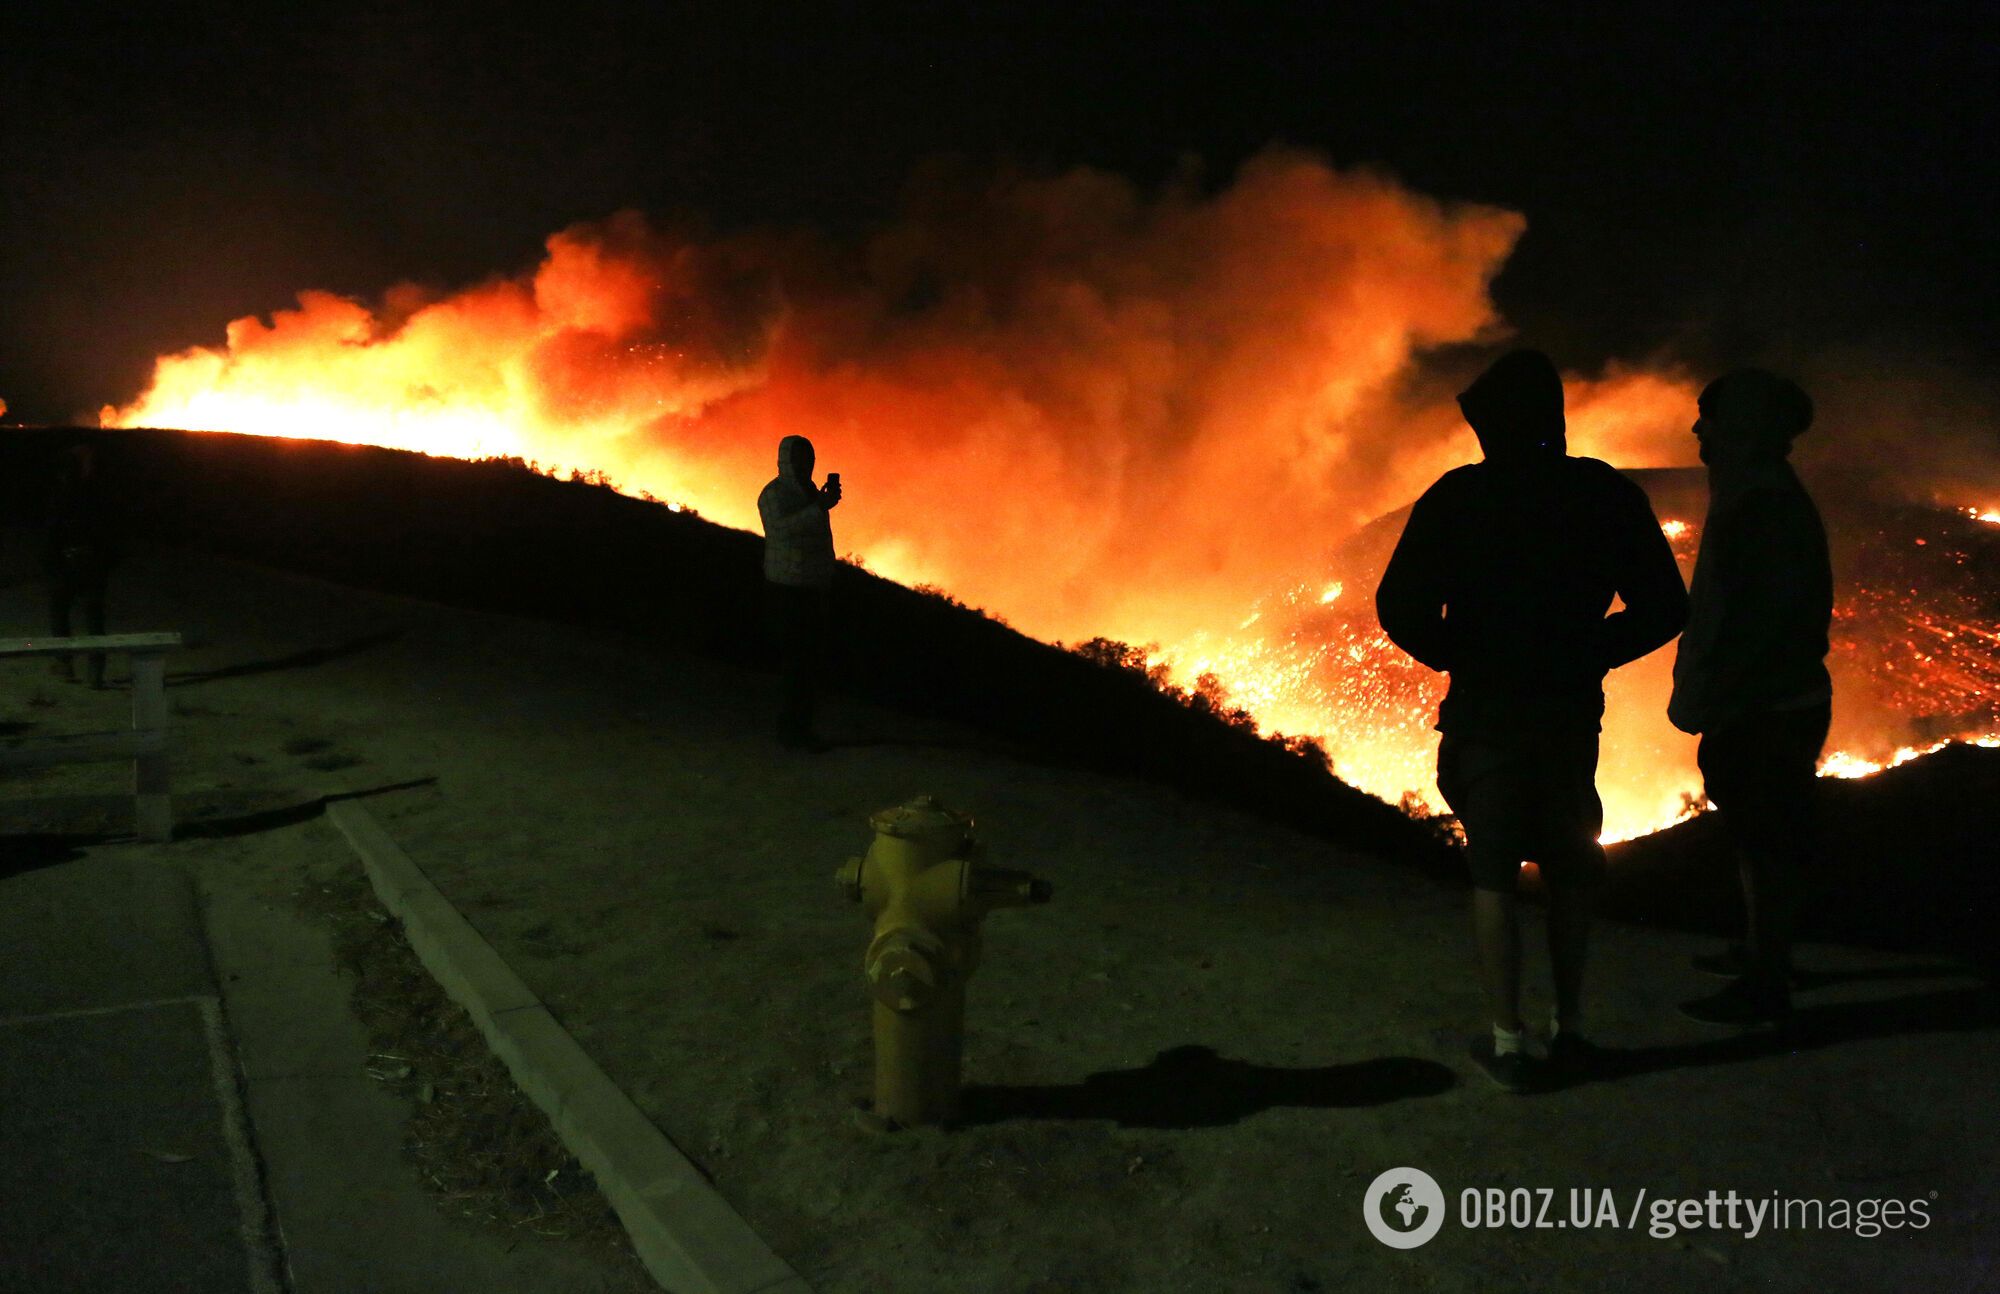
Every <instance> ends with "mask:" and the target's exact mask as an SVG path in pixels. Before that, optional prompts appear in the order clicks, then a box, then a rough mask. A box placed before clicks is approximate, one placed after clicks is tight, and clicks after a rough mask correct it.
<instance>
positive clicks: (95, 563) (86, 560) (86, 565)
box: [42, 444, 118, 688]
mask: <svg viewBox="0 0 2000 1294" xmlns="http://www.w3.org/2000/svg"><path fill="white" fill-rule="evenodd" d="M46 522H47V524H46V527H45V529H44V531H43V544H42V572H43V574H44V575H45V576H46V577H47V579H48V585H49V632H50V634H52V635H53V636H55V637H57V638H68V637H70V636H71V634H72V623H73V621H72V612H73V611H74V612H80V613H81V618H82V620H83V632H84V633H85V634H90V635H101V634H103V633H104V595H105V589H106V587H107V585H108V584H109V582H110V578H111V570H112V567H114V566H116V565H117V563H118V545H117V543H116V540H115V536H114V531H115V527H114V526H113V524H112V522H113V518H112V516H111V513H110V508H109V507H108V505H107V503H106V500H105V497H104V488H103V479H102V478H101V477H100V476H99V474H98V468H97V454H96V451H95V450H94V449H93V448H92V447H91V446H90V445H89V444H76V445H72V446H70V447H69V449H68V450H67V451H66V452H65V453H64V454H63V456H62V459H61V461H60V462H59V463H58V465H57V468H56V475H55V482H54V486H53V488H52V490H51V492H50V495H49V506H48V515H47V518H46ZM54 668H55V674H56V677H58V678H62V679H66V680H68V681H69V682H72V683H74V682H75V681H76V661H75V660H74V659H73V658H71V657H68V656H64V657H62V658H61V659H59V660H57V661H56V662H55V666H54ZM89 676H90V685H91V686H92V687H94V688H102V687H103V686H104V653H103V652H92V653H90V660H89Z"/></svg>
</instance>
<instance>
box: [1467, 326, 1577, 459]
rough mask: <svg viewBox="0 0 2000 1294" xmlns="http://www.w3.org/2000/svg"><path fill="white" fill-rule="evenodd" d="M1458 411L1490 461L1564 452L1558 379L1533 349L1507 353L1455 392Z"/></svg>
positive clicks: (1553, 368) (1560, 390)
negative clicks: (1461, 412) (1456, 393)
mask: <svg viewBox="0 0 2000 1294" xmlns="http://www.w3.org/2000/svg"><path fill="white" fill-rule="evenodd" d="M1458 407H1459V409H1460V410H1462V411H1463V412H1464V414H1465V421H1466V422H1467V423H1469V424H1470V425H1471V427H1472V430H1473V432H1474V434H1476V435H1477V436H1478V437H1479V448H1480V449H1481V450H1482V451H1484V453H1485V454H1486V457H1487V459H1488V460H1489V461H1492V460H1496V459H1497V460H1502V461H1505V460H1509V459H1515V460H1518V459H1522V458H1527V457H1531V456H1534V455H1538V454H1549V455H1553V456H1556V457H1560V456H1562V455H1563V454H1566V453H1568V452H1569V446H1568V442H1567V441H1566V439H1565V437H1564V430H1565V428H1564V423H1563V388H1562V378H1561V376H1559V375H1558V374H1557V373H1556V366H1555V365H1554V364H1553V363H1552V362H1550V360H1549V357H1548V356H1547V355H1544V354H1542V352H1540V351H1538V350H1517V351H1509V352H1508V353H1507V354H1505V355H1502V356H1501V357H1500V358H1499V359H1496V360H1494V361H1493V364H1492V366H1491V367H1489V368H1488V369H1487V370H1486V371H1485V372H1484V373H1481V374H1480V375H1479V380H1478V381H1476V382H1474V383H1473V384H1472V385H1471V386H1469V387H1467V388H1465V390H1464V391H1462V392H1460V394H1459V397H1458Z"/></svg>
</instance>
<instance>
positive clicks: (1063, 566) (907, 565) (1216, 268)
mask: <svg viewBox="0 0 2000 1294" xmlns="http://www.w3.org/2000/svg"><path fill="white" fill-rule="evenodd" d="M1522 229H1523V222H1522V220H1521V218H1520V217H1519V216H1518V215H1516V214H1514V213H1511V212H1507V211H1502V210H1499V209H1496V208H1492V207H1485V206H1475V205H1449V204H1441V203H1438V202H1436V201H1433V200H1431V199H1428V198H1426V197H1423V196H1422V195H1419V194H1416V193H1413V192H1411V191H1409V190H1407V189H1404V188H1402V187H1400V186H1399V185H1397V184H1395V183H1394V182H1392V181H1390V180H1388V179H1385V178H1383V177H1380V176H1376V175H1371V174H1366V173H1351V172H1341V171H1336V170H1334V169H1332V168H1330V167H1328V166H1327V165H1325V164H1324V163H1323V162H1321V161H1319V160H1317V159H1315V158H1313V157H1311V156H1308V155H1304V154H1300V153H1295V152H1288V151H1272V152H1268V153H1266V154H1263V155H1261V156H1259V157H1257V158H1255V159H1253V160H1252V161H1251V162H1249V163H1248V164H1246V165H1245V167H1244V168H1243V170H1242V171H1241V172H1240V173H1239V175H1238V176H1237V177H1236V178H1235V180H1234V182H1233V183H1232V184H1231V185H1229V186H1228V187H1226V188H1224V189H1222V190H1221V191H1219V192H1216V193H1213V194H1205V193H1203V192H1201V191H1199V190H1197V189H1196V188H1194V187H1193V186H1192V185H1184V184H1174V185H1170V186H1168V187H1167V188H1165V189H1164V190H1163V191H1161V192H1159V193H1156V194H1150V195H1149V194H1143V193H1141V192H1140V191H1139V190H1138V189H1136V188H1135V187H1134V186H1133V185H1131V184H1130V183H1128V182H1127V181H1125V180H1122V179H1119V178H1117V177H1114V176H1110V175H1106V174H1103V173H1100V172H1096V171H1091V170H1087V169H1079V170H1076V171H1072V172H1070V173H1068V174H1065V175H1062V176H1060V177H1056V178H1053V179H1037V178H1026V177H1020V176H1013V177H1003V178H1001V179H999V180H992V179H983V180H970V179H966V178H964V177H956V178H954V177H950V176H939V177H932V179H931V180H930V181H929V182H927V183H926V184H922V185H919V186H916V187H914V188H913V189H912V196H911V198H910V200H909V203H908V208H907V210H906V212H905V213H904V215H903V218H902V219H901V220H900V221H898V222H897V223H896V224H894V225H892V226H891V227H889V228H888V229H886V230H885V231H883V232H882V233H880V234H878V235H876V236H875V237H873V238H872V239H870V240H868V241H867V242H866V243H865V244H863V245H861V246H859V247H853V248H842V247H838V246H834V245H832V244H831V243H830V242H828V241H827V240H826V239H823V238H820V237H817V236H813V235H808V234H791V233H769V234H755V235H745V236H739V237H733V238H721V239H708V240H702V239H697V238H694V237H689V236H682V235H677V234H675V233H672V232H668V231H662V230H658V229H655V228H653V227H651V226H650V225H648V224H647V223H646V222H645V221H644V220H642V219H641V218H640V217H638V216H636V215H632V214H621V215H619V216H615V217H613V218H612V219H610V220H608V221H605V222H603V223H600V224H594V225H578V226H574V227H572V228H570V229H567V230H564V231H562V232H560V233H558V234H555V235H553V236H552V237H551V238H549V240H548V242H547V254H546V256H545V257H544V258H543V259H542V261H541V263H540V264H539V265H538V266H536V267H535V268H534V269H533V270H532V271H530V272H528V273H525V274H523V275H520V276H518V277H513V278H502V279H495V280H493V281H491V282H487V283H484V284H481V285H478V286H475V287H472V288H469V289H466V290H464V291H460V292H456V293H452V294H449V295H445V296H441V297H432V296H427V295H425V294H424V293H422V292H421V291H420V290H418V289H416V288H413V287H407V286H406V287H399V288H394V289H391V290H390V291H389V292H388V293H387V294H386V295H385V297H384V298H383V300H382V301H381V302H379V303H378V304H376V305H374V306H369V305H365V304H363V303H361V302H358V301H354V300H350V299H347V298H343V297H338V296H334V295H331V294H328V293H324V292H303V293H301V294H300V295H299V298H298V304H297V307H296V308H294V309H288V310H280V311H277V312H275V313H274V314H273V315H272V316H271V317H270V318H269V320H268V322H267V321H265V320H262V319H258V318H245V319H238V320H236V321H234V322H233V323H231V324H230V325H229V327H228V330H227V333H226V337H225V341H224V344H223V345H222V346H220V347H213V348H210V347H195V348H193V349H190V350H187V351H183V352H181V353H179V354H175V355H168V356H164V357H162V358H160V359H159V360H158V361H157V363H156V365H155V369H154V373H153V377H152V381H151V383H150V385H149V386H148V387H147V389H146V390H145V391H144V392H143V393H142V394H141V395H140V396H139V397H137V398H136V399H134V400H133V401H131V402H130V403H128V404H125V405H122V406H107V407H106V408H105V409H104V411H103V413H102V421H103V423H104V424H105V425H107V426H125V427H139V426H158V427H183V428H193V429H202V430H214V431H233V432H241V433H249V434H256V435H279V436H292V437H308V438H315V439H327V440H337V441H346V442H356V443H368V444H376V445H383V446H388V447H393V448H399V449H407V450H415V451H419V452H422V453H427V454H439V455H451V456H456V457H468V458H477V457H491V456H503V457H517V458H521V459H523V460H526V461H528V462H530V463H532V464H535V465H537V466H539V467H541V468H543V469H545V470H550V471H556V472H587V473H592V474H597V475H600V476H601V477H602V479H606V480H608V481H609V482H610V483H612V484H614V485H616V486H617V487H618V488H620V489H623V490H625V491H627V492H628V493H635V494H644V495H648V496H651V497H656V498H659V499H661V500H664V501H668V502H670V504H671V505H673V506H690V507H693V508H696V509H698V510H699V511H700V512H702V513H703V514H704V515H707V516H709V517H711V518H713V519H715V520H718V521H720V522H723V523H725V524H729V525H736V526H741V527H744V528H747V529H754V528H755V527H756V525H757V519H756V509H755V499H756V496H757V492H758V489H759V487H760V486H761V485H762V484H763V482H764V481H765V480H766V479H768V477H769V476H770V475H771V473H772V470H773V467H774V448H775V446H776V444H777V442H778V439H779V437H780V436H782V435H784V434H788V433H801V434H804V435H807V436H809V437H811V438H812V439H813V440H814V442H815V443H816V445H817V447H818V451H819V453H818V458H819V462H820V463H821V464H822V465H823V466H825V467H827V468H831V469H836V470H839V471H841V472H842V476H843V480H844V481H845V483H846V484H847V486H848V501H847V502H846V503H845V504H844V505H843V507H842V508H841V510H840V512H839V513H838V514H837V516H836V521H835V525H836V529H837V530H838V531H839V532H840V538H841V543H842V545H843V547H844V548H846V549H847V550H849V551H851V552H853V553H855V554H857V555H859V556H860V557H862V558H863V559H864V560H865V561H866V563H867V564H868V566H869V568H870V569H872V570H874V571H876V572H877V573H879V574H883V575H886V576H888V577H890V578H892V579H896V580H899V581H901V582H903V583H907V584H911V585H918V584H927V585H934V586H938V587H941V588H943V589H947V590H949V591H950V593H951V594H952V595H954V596H956V597H958V598H960V599H962V600H964V601H967V602H969V603H973V604H975V605H982V606H984V607H986V608H988V609H990V610H992V611H994V612H996V613H998V614H1001V615H1003V616H1005V617H1006V618H1007V619H1009V620H1010V621H1012V622H1013V623H1014V624H1016V625H1018V626H1020V627H1021V628H1022V629H1023V630H1024V631H1026V632H1029V633H1032V634H1035V635H1036V636H1038V637H1042V638H1045V639H1060V640H1069V641H1080V640H1083V639H1086V638H1091V637H1096V636H1110V637H1114V638H1118V639H1122V640H1124V641H1127V642H1133V643H1143V644H1148V645H1149V646H1148V647H1147V654H1146V659H1147V660H1148V661H1149V663H1154V664H1160V665H1164V666H1165V667H1166V668H1167V669H1168V671H1169V672H1170V673H1171V675H1172V677H1173V678H1174V679H1176V680H1177V681H1180V682H1182V683H1184V684H1186V685H1189V686H1192V685H1193V684H1194V681H1195V680H1197V679H1198V678H1199V677H1200V676H1202V675H1204V674H1213V675H1214V676H1215V677H1216V678H1217V679H1218V680H1219V681H1220V683H1221V685H1222V686H1223V687H1224V688H1225V689H1226V690H1227V692H1228V694H1229V697H1230V700H1231V703H1232V704H1234V705H1238V706H1242V707H1244V708H1245V709H1247V710H1249V711H1250V712H1251V713H1252V714H1253V715H1254V716H1255V717H1256V719H1257V721H1258V722H1259V723H1260V725H1262V726H1263V727H1264V728H1265V729H1267V730H1272V729H1275V730H1281V731H1284V732H1286V733H1288V734H1292V735H1295V736H1315V737H1319V738H1321V739H1322V740H1323V741H1324V742H1325V744H1326V745H1327V747H1328V749H1329V752H1330V754H1331V755H1332V757H1333V760H1334V764H1335V768H1336V770H1337V771H1338V772H1339V773H1340V774H1341V775H1342V776H1343V777H1345V778H1347V779H1348V780H1349V781H1351V782H1353V783H1355V784H1356V785H1359V786H1361V787H1363V788H1364V789H1367V790H1370V791H1373V792H1376V793H1378V794H1381V795H1383V796H1384V797H1385V798H1388V799H1392V800H1395V799H1400V798H1402V797H1403V796H1404V795H1405V793H1407V792H1415V793H1416V794H1417V795H1418V797H1419V798H1420V799H1421V800H1423V801H1424V802H1434V801H1435V794H1434V792H1433V791H1432V789H1431V788H1432V785H1433V782H1432V759H1433V754H1434V750H1435V734H1434V733H1432V732H1431V730H1430V724H1431V722H1432V716H1433V712H1434V706H1435V701H1436V696H1437V692H1438V690H1439V686H1440V684H1439V680H1437V679H1436V678H1435V677H1434V676H1431V675H1429V674H1427V673H1426V672H1424V671H1422V670H1421V669H1420V668H1419V667H1417V666H1415V665H1414V663H1412V662H1410V661H1409V660H1408V659H1407V658H1406V657H1403V656H1402V655H1401V653H1400V652H1397V651H1396V650H1395V649H1394V648H1393V647H1391V646H1390V645H1389V644H1388V643H1387V641H1386V640H1385V639H1383V638H1382V636H1381V634H1380V631H1379V629H1377V628H1375V627H1374V626H1373V617H1372V614H1370V613H1369V610H1368V608H1367V607H1365V606H1356V605H1354V604H1356V603H1366V602H1367V601H1368V599H1366V598H1361V599H1355V598H1343V597H1342V591H1343V587H1344V586H1343V583H1342V582H1340V581H1332V582H1329V581H1328V580H1326V579H1325V578H1324V570H1325V562H1326V558H1327V554H1328V552H1329V551H1330V550H1331V548H1332V547H1333V546H1334V544H1335V543H1337V542H1338V541H1339V540H1340V539H1342V538H1343V537H1344V536H1346V535H1348V534H1350V533H1351V532H1353V531H1355V529H1356V528H1357V527H1358V526H1360V525H1361V524H1362V523H1364V522H1366V521H1367V520H1369V519H1370V518H1372V517H1374V516H1377V515H1379V514H1381V513H1382V512H1384V511H1386V510H1388V509H1390V508H1393V507H1396V506H1399V505H1401V504H1403V503H1405V502H1407V501H1408V500H1409V499H1410V498H1412V497H1414V496H1415V495H1416V494H1418V493H1419V492H1420V491H1421V490H1422V489H1423V488H1424V487H1425V486H1426V485H1428V484H1429V482H1430V481H1431V480H1432V479H1434V478H1435V476H1436V475H1437V474H1438V473H1439V472H1440V471H1442V470H1444V469H1445V468H1447V467H1450V466H1453V465H1456V464H1457V463H1461V462H1465V461H1469V460H1471V459H1473V458H1475V457H1476V456H1477V450H1476V447H1475V445H1474V442H1473V439H1472V436H1471V434H1470V432H1469V431H1467V430H1466V429H1465V428H1464V427H1463V426H1462V424H1461V421H1460V419H1459V417H1458V413H1457V409H1456V407H1455V405H1454V403H1453V401H1452V399H1451V391H1452V389H1453V387H1452V386H1451V385H1449V384H1445V383H1442V382H1441V381H1440V380H1439V379H1438V378H1436V377H1434V376H1433V375H1432V374H1431V372H1430V370H1429V368H1428V367H1427V366H1426V365H1425V364H1424V363H1423V360H1424V358H1425V357H1426V355H1427V354H1429V353H1430V352H1432V351H1434V350H1435V349H1437V348H1440V347H1445V346H1449V345H1454V344H1459V343H1466V342H1474V341H1484V340H1489V339H1491V338H1493V337H1495V336H1496V335H1498V334H1499V331H1500V329H1501V321H1500V320H1499V319H1498V318H1497V316H1496V315H1495V312H1494V310H1493V307H1492V303H1491V301H1490V299H1489V297H1488V293H1487V287H1488V284H1489V283H1490V282H1491V280H1492V278H1493V276H1494V275H1495V274H1496V273H1497V272H1498V271H1499V269H1500V267H1501V265H1502V264H1503V263H1504V261H1505V259H1506V257H1507V256H1508V254H1509V253H1510V251H1511V250H1512V247H1513V244H1514V242H1515V240H1516V239H1517V238H1518V237H1519V236H1520V234H1521V232H1522ZM1567 386H1568V393H1569V394H1568V410H1569V421H1570V443H1571V446H1572V452H1576V453H1583V454H1591V455H1594V456H1596V457H1601V458H1605V459H1607V460H1609V461H1612V462H1615V463H1617V464H1619V465H1620V466H1623V467H1646V466H1665V465H1673V464H1677V463H1682V462H1685V461H1687V460H1688V459H1689V458H1690V457H1691V452H1690V451H1691V448H1692V444H1691V438H1690V437H1689V436H1688V435H1687V428H1688V425H1689V423H1690V422H1691V420H1692V419H1691V411H1692V409H1693V407H1694V388H1693V387H1692V385H1691V384H1690V383H1689V382H1688V381H1687V380H1686V379H1685V378H1683V377H1682V376H1681V375H1679V374H1676V373H1673V372H1667V371H1653V370H1647V369H1641V368H1612V369H1610V370H1607V371H1606V372H1604V373H1602V374H1599V375H1597V376H1595V377H1589V378H1586V377H1581V376H1576V375H1571V376H1570V377H1569V378H1568V379H1567ZM1980 519H1982V520H1989V519H1994V518H1991V517H1981V518H1980ZM1663 529H1664V530H1665V531H1666V533H1667V534H1668V536H1669V537H1670V539H1672V540H1673V541H1674V543H1675V546H1676V549H1677V551H1678V550H1681V549H1682V548H1683V547H1684V541H1685V540H1688V539H1689V537H1690V536H1691V535H1692V533H1693V531H1692V527H1690V526H1689V525H1688V524H1687V523H1685V522H1681V521H1668V522H1666V523H1664V525H1663ZM1691 553H1692V549H1691V547H1689V548H1687V551H1686V552H1685V553H1683V556H1691ZM1286 589H1289V590H1290V592H1288V593H1281V594H1278V595H1276V596H1275V598H1274V596H1273V595H1272V593H1271V591H1272V590H1286ZM1301 610H1307V611H1311V612H1313V613H1315V614H1317V615H1319V616H1321V617H1324V618H1325V619H1324V621H1323V623H1322V622H1320V621H1313V620H1311V619H1310V618H1308V619H1307V620H1304V621H1302V620H1301V619H1300V617H1299V615H1298V614H1297V613H1298V612H1300V611H1301ZM1280 611H1282V612H1284V613H1285V614H1284V615H1283V616H1280V615H1278V614H1267V612H1272V613H1276V612H1280ZM1281 621H1282V622H1283V623H1282V624H1281ZM1302 623H1303V624H1308V625H1310V624H1320V626H1321V629H1322V630H1323V631H1324V632H1323V633H1322V634H1321V636H1320V637H1318V638H1302V637H1301V636H1300V632H1299V629H1298V626H1299V625H1300V624H1302ZM1227 626H1235V628H1234V629H1233V630H1230V629H1227V628H1226V627H1227ZM1664 661H1665V656H1664V654H1662V655H1656V656H1655V657H1654V658H1651V659H1650V660H1649V661H1647V662H1642V663H1641V664H1639V665H1637V666H1634V667H1631V668H1630V669H1628V670H1626V671H1622V672H1621V675H1620V676H1618V678H1617V680H1616V687H1617V688H1622V689H1623V692H1624V693H1625V694H1626V695H1623V696H1621V695H1620V694H1619V692H1618V691H1616V690H1615V691H1614V698H1615V699H1614V702H1613V704H1614V707H1617V708H1619V709H1623V708H1627V707H1629V708H1631V709H1632V710H1633V712H1634V713H1637V712H1639V711H1641V710H1643V711H1644V713H1645V714H1646V715H1647V716H1648V718H1647V720H1646V722H1645V723H1644V724H1641V725H1639V726H1638V727H1637V728H1633V729H1632V730H1630V731H1626V730H1624V729H1621V730H1619V731H1618V732H1617V733H1616V734H1614V733H1612V732H1609V731H1608V732H1607V740H1606V749H1607V760H1606V766H1605V770H1604V774H1603V777H1602V778H1601V783H1602V785H1603V788H1604V792H1605V799H1606V807H1607V835H1610V836H1613V837H1616V836H1621V835H1632V834H1636V833H1638V832H1640V831H1644V830H1648V829H1651V828H1652V827H1654V826H1657V825H1660V824H1662V823H1665V822H1670V821H1672V820H1673V819H1674V818H1676V817H1678V816H1680V815H1681V814H1683V813H1684V812H1685V811H1687V807H1688V805H1689V803H1691V800H1690V799H1689V796H1690V794H1691V792H1692V791H1693V790H1694V788H1696V787H1698V786H1699V778H1698V775H1697V774H1696V773H1695V771H1694V768H1693V760H1692V755H1691V743H1689V742H1687V741H1685V740H1682V739H1681V738H1680V736H1679V734H1676V733H1672V732H1671V730H1669V729H1667V728H1666V725H1665V723H1664V720H1663V719H1661V718H1659V714H1660V712H1661V711H1662V710H1663V709H1664V696H1665V692H1664V688H1665V682H1664V678H1665V675H1664V669H1665V665H1664ZM1614 736H1615V737H1616V740H1614V739H1613V738H1614ZM1614 751H1616V752H1617V753H1616V755H1615V756H1614V755H1613V753H1612V752H1614ZM1842 767H1846V765H1842Z"/></svg>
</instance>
